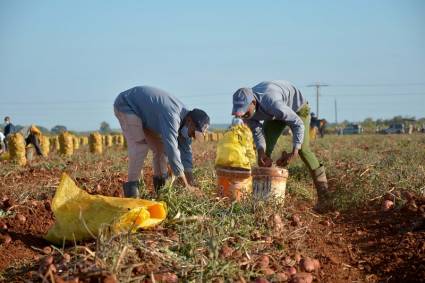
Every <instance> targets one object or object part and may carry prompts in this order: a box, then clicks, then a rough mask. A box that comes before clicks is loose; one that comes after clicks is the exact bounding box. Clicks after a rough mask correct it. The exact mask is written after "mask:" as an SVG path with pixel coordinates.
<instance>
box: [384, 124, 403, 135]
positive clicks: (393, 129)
mask: <svg viewBox="0 0 425 283" xmlns="http://www.w3.org/2000/svg"><path fill="white" fill-rule="evenodd" d="M383 133H384V134H404V133H406V129H405V127H404V124H400V123H398V124H391V125H390V126H389V127H388V128H386V129H384V130H383Z"/></svg>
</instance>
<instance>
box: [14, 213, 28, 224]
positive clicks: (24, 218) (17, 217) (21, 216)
mask: <svg viewBox="0 0 425 283" xmlns="http://www.w3.org/2000/svg"><path fill="white" fill-rule="evenodd" d="M16 219H17V220H18V221H19V222H21V223H22V224H23V223H25V222H26V221H27V218H26V217H25V215H22V214H17V215H16Z"/></svg>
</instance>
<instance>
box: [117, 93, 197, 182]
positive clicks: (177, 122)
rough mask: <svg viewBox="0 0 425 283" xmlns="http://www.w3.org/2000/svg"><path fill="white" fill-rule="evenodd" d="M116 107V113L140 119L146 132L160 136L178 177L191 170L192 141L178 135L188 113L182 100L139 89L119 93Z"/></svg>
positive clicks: (167, 94)
mask: <svg viewBox="0 0 425 283" xmlns="http://www.w3.org/2000/svg"><path fill="white" fill-rule="evenodd" d="M114 107H115V109H116V110H117V111H120V112H124V113H131V114H135V115H137V116H138V117H139V118H140V119H141V120H142V122H143V128H146V129H149V130H151V131H153V132H154V133H157V134H159V135H160V136H161V138H162V140H163V143H164V148H165V153H166V155H167V158H168V162H169V163H170V166H171V169H172V170H173V173H174V174H175V175H176V176H179V175H181V174H182V173H183V172H184V171H185V170H186V171H191V170H192V139H191V138H184V137H183V136H182V135H180V134H179V133H180V132H179V131H180V127H181V126H182V123H183V119H184V118H185V117H186V115H187V114H188V113H189V110H188V109H187V108H186V106H184V105H183V103H182V102H180V100H178V99H177V98H176V97H173V96H172V95H170V94H169V93H167V92H165V91H163V90H161V89H158V88H154V87H150V86H137V87H134V88H131V89H129V90H126V91H124V92H122V93H120V94H119V95H118V97H117V98H116V99H115V103H114Z"/></svg>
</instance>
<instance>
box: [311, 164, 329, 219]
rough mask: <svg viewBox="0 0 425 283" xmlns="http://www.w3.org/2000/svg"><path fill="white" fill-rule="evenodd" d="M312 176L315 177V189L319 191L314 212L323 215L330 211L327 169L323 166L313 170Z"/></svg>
mask: <svg viewBox="0 0 425 283" xmlns="http://www.w3.org/2000/svg"><path fill="white" fill-rule="evenodd" d="M311 175H312V177H313V182H314V187H315V188H316V191H317V203H316V206H315V207H314V210H316V211H317V212H321V213H323V212H325V211H326V210H328V209H329V197H330V196H329V188H328V180H327V178H326V172H325V167H324V166H323V165H321V166H320V167H319V168H317V169H315V170H313V171H312V172H311Z"/></svg>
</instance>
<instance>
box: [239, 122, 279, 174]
mask: <svg viewBox="0 0 425 283" xmlns="http://www.w3.org/2000/svg"><path fill="white" fill-rule="evenodd" d="M245 122H246V123H247V124H248V126H249V127H250V129H251V131H252V136H253V138H254V143H255V147H256V148H257V155H258V166H260V167H270V166H272V163H273V161H272V159H271V158H270V156H267V155H266V152H265V150H266V140H265V138H264V134H263V124H261V123H260V122H259V121H257V120H245Z"/></svg>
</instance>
